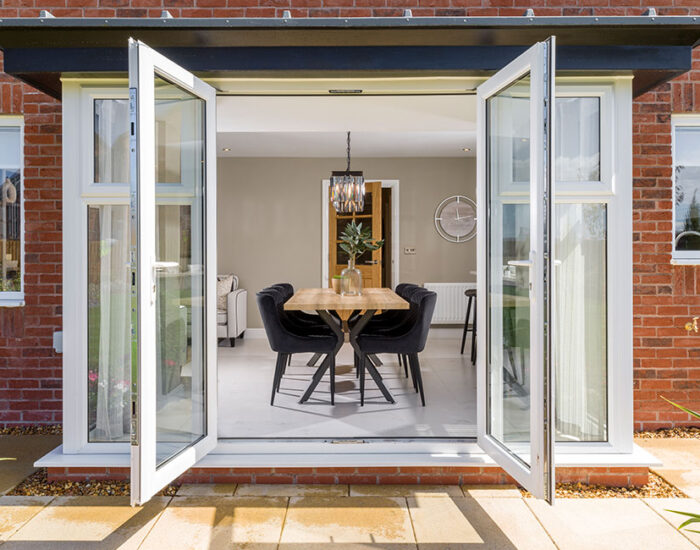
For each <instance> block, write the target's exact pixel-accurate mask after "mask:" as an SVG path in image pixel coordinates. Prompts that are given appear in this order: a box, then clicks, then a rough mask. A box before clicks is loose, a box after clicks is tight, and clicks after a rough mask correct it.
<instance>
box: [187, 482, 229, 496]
mask: <svg viewBox="0 0 700 550" xmlns="http://www.w3.org/2000/svg"><path fill="white" fill-rule="evenodd" d="M235 491H236V484H235V483H183V484H182V485H181V486H180V488H179V489H178V490H177V495H175V496H178V497H232V496H233V493H234V492H235Z"/></svg>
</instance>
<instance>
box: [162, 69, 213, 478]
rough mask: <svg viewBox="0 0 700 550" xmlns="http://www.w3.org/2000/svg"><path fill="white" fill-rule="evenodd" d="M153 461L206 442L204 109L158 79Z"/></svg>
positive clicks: (200, 100) (198, 101) (198, 100)
mask: <svg viewBox="0 0 700 550" xmlns="http://www.w3.org/2000/svg"><path fill="white" fill-rule="evenodd" d="M155 93H156V103H157V105H158V108H157V109H156V110H155V113H156V121H155V125H156V155H155V158H156V166H155V169H156V181H157V182H158V183H175V182H177V183H180V184H181V187H180V188H179V189H178V190H179V191H180V193H179V194H178V197H177V198H176V199H174V198H172V197H166V196H165V195H164V194H163V193H165V191H164V190H163V188H161V187H157V188H156V203H157V204H158V206H157V207H156V226H155V228H154V230H155V232H156V358H157V375H156V381H157V394H156V403H157V408H156V430H157V444H156V460H157V466H160V465H161V464H163V463H164V462H165V461H167V460H168V459H169V458H171V457H172V456H174V455H175V454H177V453H178V452H180V451H181V450H182V449H184V448H186V447H188V446H189V445H190V444H191V443H193V442H195V441H197V440H199V439H200V438H201V437H203V436H204V435H205V434H206V394H205V375H206V341H205V325H204V323H205V315H204V309H205V308H204V305H205V270H204V265H205V261H204V260H205V252H204V251H205V244H206V243H205V239H204V220H205V219H206V213H205V206H204V201H203V190H204V175H205V174H204V158H205V145H204V113H205V105H204V101H203V100H202V99H200V98H198V97H195V96H193V95H191V94H190V93H188V92H186V91H183V90H181V89H180V88H178V87H177V86H175V85H172V84H170V83H168V82H166V81H164V80H162V79H160V78H156V79H155Z"/></svg>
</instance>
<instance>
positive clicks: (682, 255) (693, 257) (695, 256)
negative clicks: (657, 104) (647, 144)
mask: <svg viewBox="0 0 700 550" xmlns="http://www.w3.org/2000/svg"><path fill="white" fill-rule="evenodd" d="M679 127H681V128H700V113H678V114H673V115H671V155H672V158H673V161H672V172H671V190H672V191H671V201H672V209H673V221H672V226H671V263H672V264H676V265H700V250H676V128H679ZM698 157H699V158H698V166H700V153H698Z"/></svg>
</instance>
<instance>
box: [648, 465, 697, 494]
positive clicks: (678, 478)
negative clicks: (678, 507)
mask: <svg viewBox="0 0 700 550" xmlns="http://www.w3.org/2000/svg"><path fill="white" fill-rule="evenodd" d="M654 471H655V472H656V473H657V474H659V475H660V476H661V477H663V478H664V479H665V480H666V481H668V482H669V483H670V484H672V485H675V486H676V487H678V488H679V489H680V490H681V491H683V492H684V493H685V494H686V495H688V496H689V497H693V498H696V499H700V468H697V469H692V468H684V469H682V470H681V469H677V470H674V469H667V468H655V469H654Z"/></svg>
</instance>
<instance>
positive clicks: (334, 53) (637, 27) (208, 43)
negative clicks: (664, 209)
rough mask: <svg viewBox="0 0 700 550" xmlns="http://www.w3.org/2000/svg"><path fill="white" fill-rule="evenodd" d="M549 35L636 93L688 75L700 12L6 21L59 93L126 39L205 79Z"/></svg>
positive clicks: (503, 58) (465, 49) (406, 60)
mask: <svg viewBox="0 0 700 550" xmlns="http://www.w3.org/2000/svg"><path fill="white" fill-rule="evenodd" d="M552 34H554V35H556V36H557V45H558V48H557V49H558V66H557V68H558V69H559V70H572V71H588V72H592V71H596V72H605V71H617V72H624V71H627V72H631V73H634V74H635V84H634V90H635V94H638V93H641V92H643V91H645V90H647V89H649V88H651V87H653V86H655V85H657V84H659V83H661V82H663V81H665V80H668V79H669V78H673V77H674V76H676V75H678V74H680V73H682V72H685V71H687V70H689V69H690V66H691V49H692V47H693V46H695V45H696V44H698V43H700V17H693V16H633V17H630V16H624V17H604V16H600V17H595V16H584V17H428V18H424V17H415V18H410V17H409V18H406V17H382V18H347V19H343V18H305V19H280V18H277V19H275V18H230V19H225V18H207V19H199V18H171V19H148V18H123V19H96V18H46V19H34V18H19V19H0V47H2V48H3V49H4V50H5V71H6V72H8V73H9V74H12V75H14V76H17V77H18V78H21V79H23V80H25V81H27V82H28V83H30V84H32V85H33V86H35V87H38V88H39V89H42V90H44V91H46V92H48V93H50V94H51V95H54V96H56V97H58V96H60V81H59V76H60V74H61V73H66V72H76V73H85V72H97V73H108V72H120V73H123V72H124V71H125V70H126V44H127V39H128V38H129V37H134V38H138V39H140V40H143V41H144V42H146V43H147V44H149V45H150V46H152V47H155V48H158V49H159V50H161V51H163V52H164V53H166V55H170V56H172V57H173V59H175V60H176V61H178V62H180V63H182V64H183V65H184V66H185V67H186V68H188V69H190V70H193V71H195V72H197V73H198V74H200V75H204V76H206V74H207V72H210V71H213V72H217V73H221V72H225V71H250V72H253V73H256V72H257V73H259V72H261V71H275V72H279V71H287V72H288V73H289V72H291V71H297V72H305V71H306V72H308V71H323V72H334V71H335V72H336V73H338V72H340V71H345V72H347V71H354V72H360V73H362V72H365V71H367V72H372V71H378V70H382V71H390V70H393V71H399V72H401V71H404V72H406V71H407V72H416V71H418V72H420V74H425V73H426V71H431V73H432V74H445V73H446V72H449V73H450V74H454V72H455V71H456V72H459V73H464V72H471V73H472V74H474V73H475V72H478V71H483V72H484V73H488V72H492V71H495V70H497V69H499V68H501V67H502V66H503V65H504V64H505V63H507V62H508V61H510V60H511V59H513V58H514V57H515V56H516V55H517V54H518V53H519V52H520V51H523V50H524V49H525V48H526V47H528V46H530V45H532V44H533V43H534V42H536V41H538V40H543V39H545V38H547V37H548V36H550V35H552Z"/></svg>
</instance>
